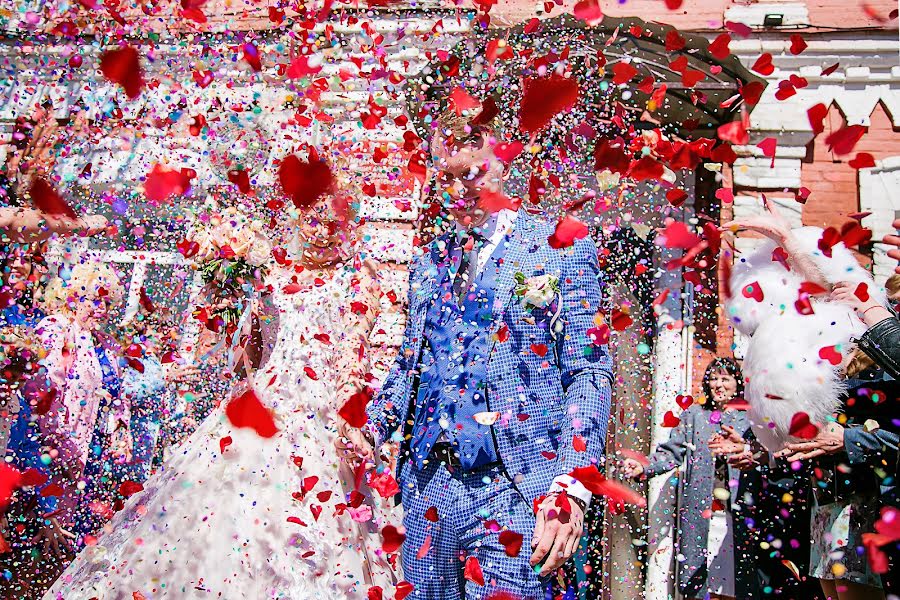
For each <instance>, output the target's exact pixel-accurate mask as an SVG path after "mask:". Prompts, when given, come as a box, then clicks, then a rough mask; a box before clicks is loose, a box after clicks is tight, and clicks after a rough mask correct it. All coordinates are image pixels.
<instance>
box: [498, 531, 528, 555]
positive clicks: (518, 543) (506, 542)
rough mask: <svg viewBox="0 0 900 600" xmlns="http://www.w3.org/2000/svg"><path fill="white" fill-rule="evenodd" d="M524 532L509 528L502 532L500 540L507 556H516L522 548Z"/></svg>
mask: <svg viewBox="0 0 900 600" xmlns="http://www.w3.org/2000/svg"><path fill="white" fill-rule="evenodd" d="M522 537H523V536H522V534H521V533H516V532H515V531H511V530H509V529H504V530H503V531H501V532H500V536H499V542H500V545H502V546H503V550H504V551H505V552H506V555H507V556H511V557H516V556H518V555H519V551H520V550H521V549H522Z"/></svg>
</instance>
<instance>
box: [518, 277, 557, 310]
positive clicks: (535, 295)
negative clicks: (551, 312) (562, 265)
mask: <svg viewBox="0 0 900 600" xmlns="http://www.w3.org/2000/svg"><path fill="white" fill-rule="evenodd" d="M515 278H516V289H515V294H516V295H517V296H519V297H520V298H521V299H522V304H523V305H524V306H525V308H528V309H543V308H547V307H548V306H550V305H551V304H552V303H553V299H554V298H556V295H557V294H558V293H559V277H557V276H556V275H534V276H532V277H525V274H524V273H516V274H515Z"/></svg>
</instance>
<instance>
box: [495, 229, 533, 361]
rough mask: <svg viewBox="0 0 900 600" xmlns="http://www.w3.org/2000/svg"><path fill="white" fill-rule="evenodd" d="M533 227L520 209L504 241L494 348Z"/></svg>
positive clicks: (497, 290)
mask: <svg viewBox="0 0 900 600" xmlns="http://www.w3.org/2000/svg"><path fill="white" fill-rule="evenodd" d="M533 227H534V224H533V223H532V222H531V220H530V219H529V218H528V217H527V216H526V215H525V213H524V212H523V211H520V212H519V214H518V216H517V217H516V222H515V224H514V225H513V228H512V230H511V231H510V232H509V233H508V234H507V235H506V238H505V239H504V240H503V242H502V243H504V244H505V248H506V251H505V252H504V254H503V264H502V265H501V266H500V273H499V274H498V275H497V282H496V285H495V288H494V304H493V310H492V317H493V323H494V324H493V334H494V335H493V342H492V346H491V348H492V350H493V344H496V342H497V335H496V334H497V332H498V331H499V330H500V328H501V327H502V326H503V314H504V313H505V312H506V308H507V306H509V302H510V300H511V299H512V296H513V290H514V289H515V287H516V278H515V275H516V272H517V271H521V270H522V269H523V264H524V262H525V259H526V258H527V257H528V252H529V248H528V245H529V240H530V234H531V230H532V229H533Z"/></svg>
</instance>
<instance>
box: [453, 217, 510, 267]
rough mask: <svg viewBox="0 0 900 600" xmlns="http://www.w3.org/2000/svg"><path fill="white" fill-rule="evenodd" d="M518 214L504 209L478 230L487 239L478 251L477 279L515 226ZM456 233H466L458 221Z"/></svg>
mask: <svg viewBox="0 0 900 600" xmlns="http://www.w3.org/2000/svg"><path fill="white" fill-rule="evenodd" d="M517 214H518V213H516V211H514V210H511V209H509V208H503V209H501V210H499V211H497V212H496V213H494V214H493V215H491V217H490V218H488V220H487V221H485V223H484V225H482V226H481V227H478V228H477V230H478V232H479V233H480V234H481V235H482V237H484V238H486V239H485V242H484V244H482V245H481V248H480V249H479V250H478V263H477V265H476V268H475V277H477V276H478V274H479V273H481V271H482V270H483V269H484V267H485V265H487V262H488V260H489V259H490V258H491V254H493V253H494V250H496V249H497V245H498V244H500V242H501V241H502V240H503V238H504V237H505V236H506V234H507V233H508V232H509V230H510V229H511V228H512V226H513V225H514V224H515V222H516V215H517ZM456 231H457V234H463V233H465V232H466V229H465V228H464V227H463V226H462V225H460V223H459V222H458V221H457V223H456Z"/></svg>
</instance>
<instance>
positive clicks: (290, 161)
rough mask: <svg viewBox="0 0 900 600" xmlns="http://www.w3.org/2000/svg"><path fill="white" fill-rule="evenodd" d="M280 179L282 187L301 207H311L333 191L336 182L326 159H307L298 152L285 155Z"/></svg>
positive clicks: (296, 204)
mask: <svg viewBox="0 0 900 600" xmlns="http://www.w3.org/2000/svg"><path fill="white" fill-rule="evenodd" d="M278 180H279V181H280V182H281V189H282V190H284V193H285V194H286V195H287V196H288V197H289V198H290V199H291V201H292V202H293V203H294V206H296V207H297V208H299V209H306V208H309V207H310V206H312V205H313V204H315V203H316V201H317V200H318V199H319V198H321V197H322V196H323V195H325V194H328V193H331V192H332V191H333V189H334V183H335V182H334V176H333V175H332V173H331V169H330V168H329V167H328V164H327V163H325V161H322V160H318V158H317V157H316V158H310V160H309V161H305V160H301V159H300V158H299V157H298V156H297V155H296V154H291V155H289V156H287V157H285V159H284V160H283V161H282V162H281V166H280V167H279V168H278Z"/></svg>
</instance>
